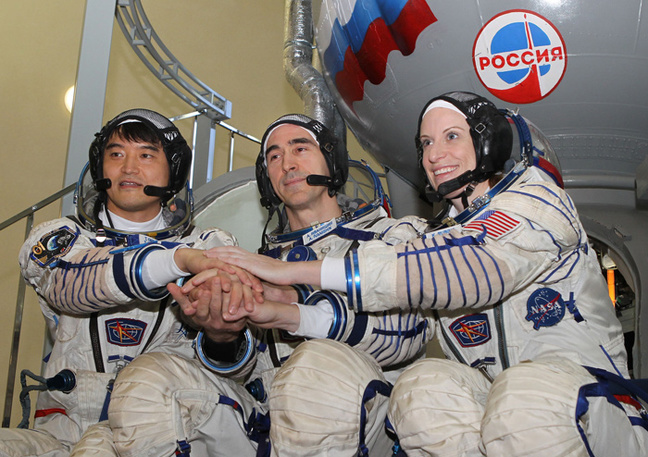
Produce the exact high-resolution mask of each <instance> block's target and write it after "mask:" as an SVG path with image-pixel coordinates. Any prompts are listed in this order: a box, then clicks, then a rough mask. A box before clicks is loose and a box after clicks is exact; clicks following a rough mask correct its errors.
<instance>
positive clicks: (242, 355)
mask: <svg viewBox="0 0 648 457" xmlns="http://www.w3.org/2000/svg"><path fill="white" fill-rule="evenodd" d="M194 348H195V350H196V355H198V358H199V359H200V361H201V362H202V363H203V364H204V365H205V366H206V367H207V368H209V369H210V370H212V371H215V372H217V373H219V374H229V373H232V372H234V371H236V370H238V369H240V368H241V367H242V366H243V365H245V363H246V362H247V361H248V360H250V357H252V353H253V346H252V334H251V333H250V330H249V329H247V328H246V329H245V330H244V331H242V332H241V333H239V337H238V338H237V339H236V340H235V341H231V342H228V343H216V342H214V341H211V340H209V338H207V336H206V335H205V332H203V331H202V330H201V331H200V332H198V336H196V339H195V340H194Z"/></svg>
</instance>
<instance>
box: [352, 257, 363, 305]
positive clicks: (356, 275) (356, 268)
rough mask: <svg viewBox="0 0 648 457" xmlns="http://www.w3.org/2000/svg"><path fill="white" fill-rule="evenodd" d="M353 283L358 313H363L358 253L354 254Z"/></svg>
mask: <svg viewBox="0 0 648 457" xmlns="http://www.w3.org/2000/svg"><path fill="white" fill-rule="evenodd" d="M353 283H354V286H355V295H356V303H357V305H358V311H362V291H361V284H360V265H358V253H357V251H354V252H353Z"/></svg>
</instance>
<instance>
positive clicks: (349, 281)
mask: <svg viewBox="0 0 648 457" xmlns="http://www.w3.org/2000/svg"><path fill="white" fill-rule="evenodd" d="M353 255H357V253H356V251H355V250H354V251H351V256H353ZM344 271H345V272H346V281H347V286H346V287H347V300H348V302H349V303H348V306H349V308H354V306H353V304H354V302H355V297H354V296H353V292H354V291H353V271H351V258H350V256H346V257H345V258H344ZM358 311H361V310H358Z"/></svg>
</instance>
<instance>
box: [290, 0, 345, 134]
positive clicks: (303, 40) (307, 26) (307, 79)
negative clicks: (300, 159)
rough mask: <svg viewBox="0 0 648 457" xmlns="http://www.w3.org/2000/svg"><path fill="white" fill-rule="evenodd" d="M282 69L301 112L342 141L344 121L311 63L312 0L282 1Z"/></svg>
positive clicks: (322, 78)
mask: <svg viewBox="0 0 648 457" xmlns="http://www.w3.org/2000/svg"><path fill="white" fill-rule="evenodd" d="M285 21H286V22H285V24H284V55H283V62H284V72H285V74H286V79H287V80H288V82H289V83H290V84H291V85H292V87H293V88H294V89H295V91H296V92H297V93H298V94H299V97H300V98H301V99H302V101H303V102H304V112H305V114H307V115H309V116H310V117H312V118H314V119H317V120H318V121H320V122H321V123H322V124H324V125H326V126H327V127H328V128H330V129H332V130H333V132H334V133H335V136H336V137H337V138H338V139H339V140H341V141H343V142H344V144H346V124H345V123H344V120H343V119H342V116H341V115H340V113H339V112H338V110H337V109H336V108H335V101H334V100H333V96H332V95H331V92H330V90H329V88H328V86H327V85H326V82H325V81H324V77H323V76H322V74H321V73H320V72H319V71H318V70H317V69H315V67H314V66H313V38H314V34H313V7H312V0H286V19H285Z"/></svg>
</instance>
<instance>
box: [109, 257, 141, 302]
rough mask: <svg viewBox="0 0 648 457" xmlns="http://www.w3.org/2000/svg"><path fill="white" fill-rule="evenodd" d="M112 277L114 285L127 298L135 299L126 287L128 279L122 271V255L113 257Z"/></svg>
mask: <svg viewBox="0 0 648 457" xmlns="http://www.w3.org/2000/svg"><path fill="white" fill-rule="evenodd" d="M113 275H114V278H115V283H117V287H119V290H121V291H122V292H123V293H124V294H125V295H126V296H127V297H128V298H132V299H133V300H134V299H136V298H137V297H135V295H133V294H132V293H131V291H130V287H129V286H128V279H127V278H126V272H125V270H124V254H115V256H114V257H113Z"/></svg>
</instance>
